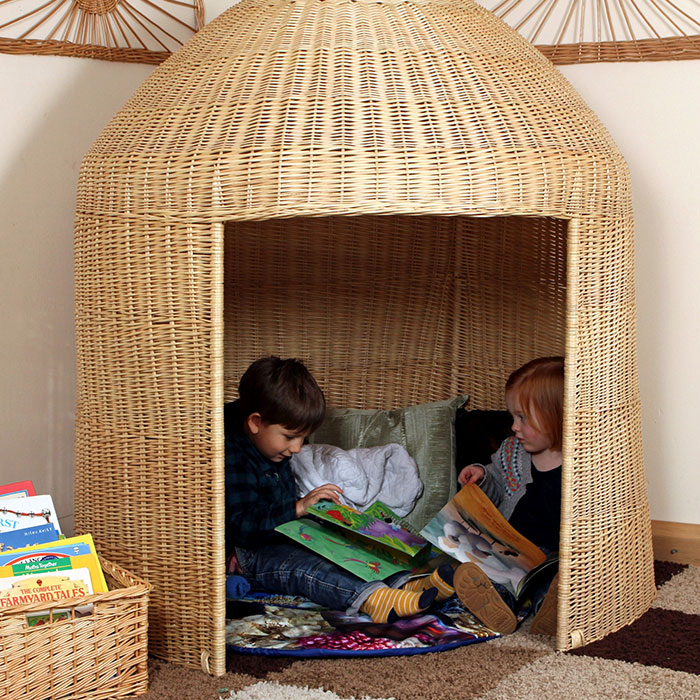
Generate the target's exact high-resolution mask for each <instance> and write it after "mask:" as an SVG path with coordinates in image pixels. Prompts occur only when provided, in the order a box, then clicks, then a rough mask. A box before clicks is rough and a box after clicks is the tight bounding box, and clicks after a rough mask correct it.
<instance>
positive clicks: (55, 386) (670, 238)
mask: <svg viewBox="0 0 700 700" xmlns="http://www.w3.org/2000/svg"><path fill="white" fill-rule="evenodd" d="M224 6H225V4H222V3H220V2H218V0H217V2H214V0H209V3H208V15H207V19H210V18H213V17H214V16H215V15H216V14H218V12H219V11H220V10H221V9H222V8H223V7H224ZM150 71H151V67H150V66H141V65H135V64H120V63H109V62H102V61H92V60H86V59H76V58H63V57H51V56H48V57H39V56H9V55H4V54H0V95H3V97H4V104H3V105H2V108H1V109H0V179H1V181H2V186H1V187H0V212H2V234H1V235H0V261H1V262H0V265H1V268H0V269H1V271H2V273H1V275H0V295H1V296H2V299H3V303H2V342H1V343H0V366H1V367H2V371H1V372H0V402H1V405H2V420H1V421H0V445H1V446H2V457H1V458H0V481H3V482H6V481H15V480H19V479H23V478H33V479H34V481H35V483H36V486H37V488H38V489H39V490H40V491H41V492H49V493H51V494H53V496H54V500H55V502H56V506H57V509H58V512H59V516H60V517H61V518H62V522H63V523H64V527H65V529H70V523H71V520H72V489H73V484H72V479H73V474H72V467H73V409H74V406H73V404H74V398H75V391H74V381H75V369H74V363H75V356H74V351H73V287H72V235H73V208H74V201H75V190H76V182H77V177H78V170H79V167H80V161H81V159H82V156H83V155H84V153H85V151H86V150H87V149H88V148H89V146H90V144H91V143H92V142H93V140H94V139H95V138H96V137H97V135H98V134H99V133H100V131H101V129H102V127H103V126H104V125H105V124H106V123H107V121H108V120H109V118H110V117H111V116H112V115H113V114H114V113H115V112H116V111H117V110H118V109H119V108H120V107H121V106H122V105H123V103H124V102H125V101H126V99H127V98H128V97H129V96H130V95H131V93H132V92H133V91H134V90H135V89H136V87H137V86H138V85H139V84H140V83H141V82H142V81H143V80H144V78H145V77H146V76H147V75H148V73H149V72H150ZM563 72H564V74H565V75H566V76H567V78H568V79H569V80H570V81H571V82H572V83H573V85H574V86H575V87H576V88H577V89H578V90H579V92H580V93H581V94H582V95H583V97H584V98H585V99H586V100H587V102H588V104H589V105H590V106H591V107H592V109H593V110H594V111H595V112H596V113H597V114H598V115H599V116H600V118H601V119H602V121H603V123H604V124H606V126H607V127H608V128H609V130H610V131H611V133H612V135H613V137H614V138H615V140H616V141H617V143H618V145H619V147H620V149H621V150H622V152H623V153H624V154H625V156H626V158H627V160H628V162H629V164H630V168H631V171H632V179H633V185H634V193H635V208H636V218H637V261H638V290H639V292H638V300H639V356H640V370H641V385H642V398H643V401H644V443H645V456H646V464H647V472H648V479H649V485H650V503H651V513H652V517H653V518H654V519H656V520H667V521H677V522H685V523H700V510H699V509H698V507H697V505H696V504H697V502H698V499H699V498H700V469H698V457H697V451H696V450H695V449H693V448H694V445H692V444H689V443H688V441H687V438H688V437H689V436H692V435H694V428H695V425H694V423H695V420H694V419H695V416H697V415H700V392H699V391H698V388H700V376H699V375H700V369H699V368H698V367H699V364H700V363H699V362H698V359H700V351H699V350H698V341H699V340H700V337H699V336H700V320H699V319H700V314H698V305H699V303H700V276H698V275H697V273H696V271H695V264H696V261H698V260H700V235H698V234H699V233H700V231H698V228H699V224H698V221H700V195H699V194H698V177H697V170H698V168H699V167H700V129H698V124H700V101H699V100H698V97H697V87H698V85H700V61H686V62H675V63H643V64H598V65H585V66H571V67H565V68H563ZM620 458H621V459H624V455H620Z"/></svg>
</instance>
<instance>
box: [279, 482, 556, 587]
mask: <svg viewBox="0 0 700 700" xmlns="http://www.w3.org/2000/svg"><path fill="white" fill-rule="evenodd" d="M308 512H309V516H310V517H305V518H299V519H297V520H291V521H289V522H287V523H284V524H282V525H279V526H278V527H276V528H275V529H276V530H277V531H278V532H281V533H283V534H284V535H286V536H287V537H290V538H291V539H293V540H294V541H296V542H298V543H300V544H302V545H304V546H305V547H308V548H309V549H311V550H313V551H315V552H316V553H317V554H320V555H321V556H324V557H326V558H327V559H330V560H331V561H333V562H335V563H336V564H337V565H338V566H341V567H343V568H344V569H347V570H348V571H350V572H351V573H353V574H355V575H356V576H359V577H360V578H361V579H363V580H365V581H375V580H382V579H385V578H386V577H387V576H389V575H391V574H393V573H396V572H399V571H407V570H408V571H411V572H413V573H416V574H420V573H423V572H426V571H428V570H430V568H431V567H430V565H429V560H430V559H432V558H434V557H436V556H440V555H443V556H442V558H444V555H448V557H450V558H452V560H455V561H453V563H455V564H456V563H457V562H473V563H474V564H476V565H477V566H479V567H480V568H481V569H482V571H484V573H485V574H486V575H487V576H488V577H489V578H490V579H491V580H492V581H494V582H495V583H500V584H502V585H504V586H505V587H506V588H508V589H509V590H510V591H511V592H512V593H513V595H514V596H515V597H516V598H522V597H523V596H524V595H525V593H526V592H527V590H528V589H529V585H530V584H531V583H532V582H534V581H535V580H537V579H538V577H539V575H540V574H544V572H545V570H547V569H548V568H549V567H551V566H556V564H557V560H556V557H550V558H547V557H545V555H544V553H543V552H542V551H541V550H540V549H539V548H538V547H537V546H536V545H534V544H533V543H532V542H530V540H528V539H526V538H525V537H523V536H522V535H521V534H519V533H518V532H517V531H516V530H515V529H513V528H512V527H511V526H510V525H509V524H508V521H507V520H506V519H505V518H504V517H503V516H502V515H501V513H500V512H499V510H498V508H496V506H494V505H493V503H492V502H491V501H490V499H489V498H488V496H486V494H484V492H483V491H482V490H481V489H480V488H479V487H478V486H476V485H475V484H467V485H466V486H464V487H463V488H462V489H461V490H460V491H458V492H457V494H456V495H455V496H454V497H453V498H452V499H451V500H450V501H449V502H448V503H447V504H446V505H445V506H444V507H443V508H442V510H440V512H439V513H438V514H437V515H436V516H435V517H434V518H433V519H432V520H431V521H430V522H429V523H428V524H427V525H426V526H425V527H424V528H423V529H422V530H421V531H420V533H416V532H415V531H414V530H413V528H411V526H410V525H408V523H406V521H404V520H403V519H402V518H400V517H399V516H397V515H396V514H395V513H393V512H392V511H391V509H390V508H389V507H388V506H386V505H385V504H384V503H381V502H380V501H375V502H374V503H373V504H372V505H370V506H369V507H368V508H367V509H365V510H364V511H362V512H360V511H357V510H355V509H353V508H350V507H349V506H345V505H336V504H335V503H332V502H331V501H319V502H318V503H317V504H316V505H314V506H311V507H310V508H309V511H308Z"/></svg>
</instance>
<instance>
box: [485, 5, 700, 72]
mask: <svg viewBox="0 0 700 700" xmlns="http://www.w3.org/2000/svg"><path fill="white" fill-rule="evenodd" d="M479 1H480V2H481V4H482V5H483V6H484V7H486V9H488V10H490V11H491V12H493V13H494V14H495V15H497V16H498V17H500V18H501V19H503V20H504V21H505V22H507V23H508V24H510V25H511V26H512V27H513V28H514V29H516V30H518V31H519V32H520V33H521V34H522V35H523V36H524V37H525V38H526V39H527V40H528V41H529V42H531V43H532V44H534V45H535V46H536V47H537V48H538V49H539V50H540V51H541V52H542V53H543V54H544V55H545V56H547V58H549V59H550V60H551V61H552V62H553V63H556V64H567V63H594V62H599V61H672V60H682V59H693V58H700V0H479Z"/></svg>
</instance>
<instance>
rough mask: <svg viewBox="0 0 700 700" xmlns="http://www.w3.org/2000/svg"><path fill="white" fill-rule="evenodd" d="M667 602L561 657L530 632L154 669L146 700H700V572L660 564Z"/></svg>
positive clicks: (659, 601)
mask: <svg viewBox="0 0 700 700" xmlns="http://www.w3.org/2000/svg"><path fill="white" fill-rule="evenodd" d="M656 576H657V587H658V589H659V594H658V597H657V599H656V601H655V602H654V606H653V607H652V609H651V610H649V612H648V613H646V614H645V615H643V616H642V617H641V618H640V619H639V620H637V621H636V622H634V623H633V624H631V625H629V626H627V627H625V628H623V629H622V630H620V631H619V632H617V633H615V634H612V635H609V636H608V637H606V638H605V639H603V640H601V641H599V642H595V643H593V644H589V645H588V646H585V647H582V648H580V649H576V650H574V651H572V652H567V653H558V652H556V651H555V650H554V645H553V641H552V640H551V639H549V638H546V637H540V636H536V635H532V634H530V633H529V621H526V622H525V623H524V624H523V625H522V627H521V628H520V629H518V631H517V632H515V633H514V634H512V635H509V636H507V637H503V638H501V639H495V640H492V641H489V642H484V643H482V644H472V645H469V646H465V647H460V648H458V649H453V650H451V651H444V652H436V653H430V654H422V655H418V656H404V657H383V658H365V659H359V658H358V659H318V660H293V659H284V658H279V657H275V658H270V657H259V656H245V655H229V659H228V673H227V674H226V675H225V676H223V677H221V678H211V677H209V676H207V675H205V674H204V673H202V672H200V671H193V670H189V669H183V668H180V667H178V666H174V665H172V664H168V663H165V662H162V661H156V660H152V661H151V666H150V689H149V692H148V694H147V695H145V696H141V697H142V698H143V699H144V700H170V699H172V700H218V698H219V697H225V698H227V699H228V698H232V699H233V700H360V699H362V700H389V699H392V700H446V699H449V700H573V699H578V698H581V699H585V700H693V699H697V698H700V568H698V567H693V566H682V565H679V564H672V563H669V562H657V563H656Z"/></svg>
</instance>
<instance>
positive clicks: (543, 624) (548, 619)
mask: <svg viewBox="0 0 700 700" xmlns="http://www.w3.org/2000/svg"><path fill="white" fill-rule="evenodd" d="M558 590H559V574H558V573H557V574H556V575H555V576H554V578H553V579H552V583H551V584H550V586H549V590H548V591H547V594H546V595H545V597H544V600H543V601H542V605H541V606H540V609H539V610H538V611H537V614H536V615H535V617H533V618H532V625H530V632H531V633H532V634H545V635H548V636H550V637H554V636H555V635H556V633H557V610H558V605H557V601H558V598H559V596H558Z"/></svg>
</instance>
